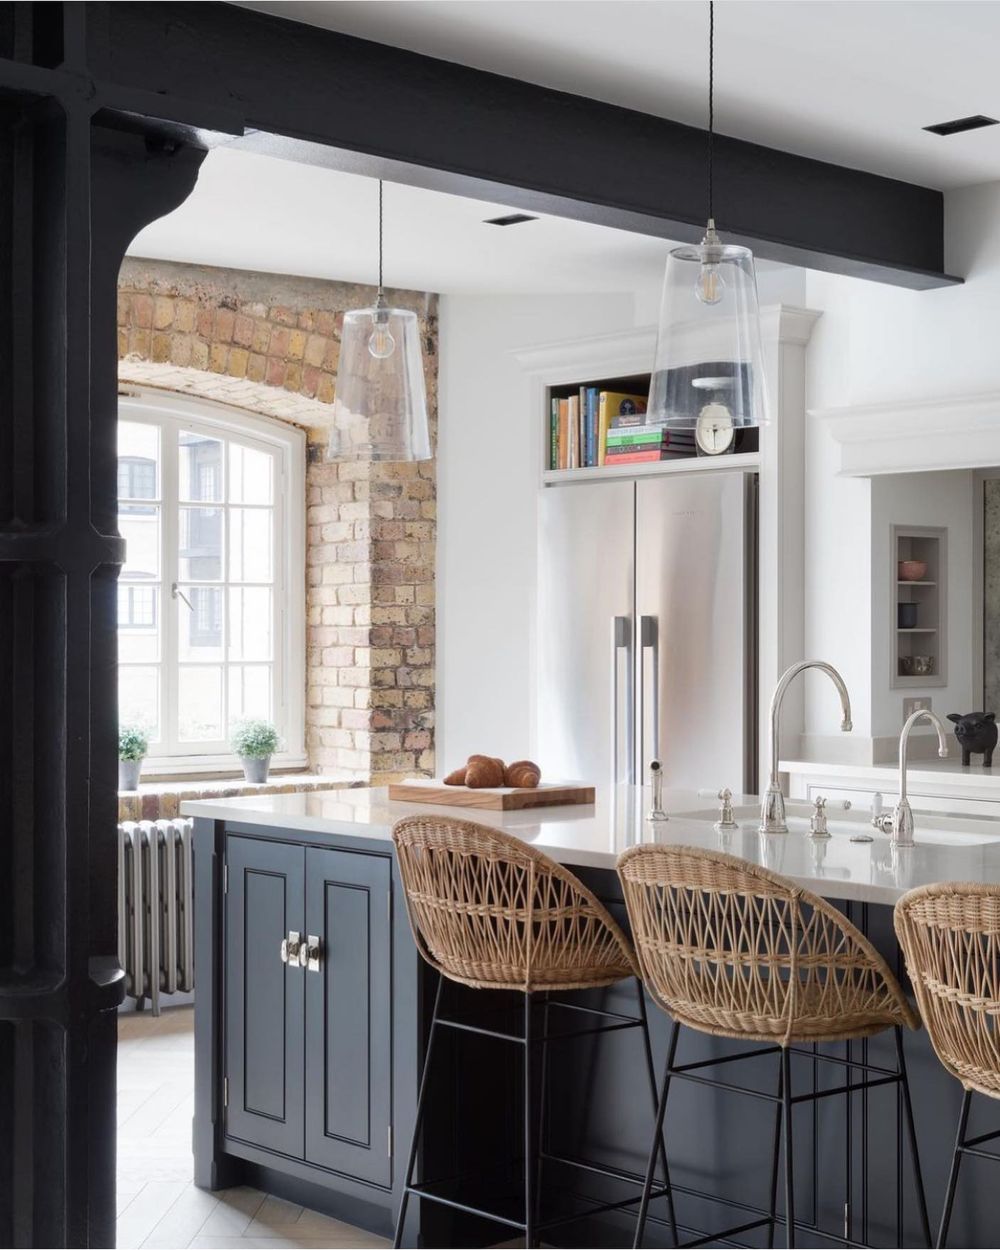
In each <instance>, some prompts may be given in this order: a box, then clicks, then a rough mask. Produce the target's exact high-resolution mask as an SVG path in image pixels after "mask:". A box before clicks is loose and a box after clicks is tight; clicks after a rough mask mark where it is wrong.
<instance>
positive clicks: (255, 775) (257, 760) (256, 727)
mask: <svg viewBox="0 0 1000 1250" xmlns="http://www.w3.org/2000/svg"><path fill="white" fill-rule="evenodd" d="M230 743H231V745H232V748H233V750H234V751H235V752H236V754H237V755H238V756H239V757H240V761H241V763H242V764H243V775H244V777H246V779H247V781H256V782H263V781H267V774H268V770H269V769H270V767H271V756H272V755H273V754H274V752H275V751H276V750H277V749H278V746H279V744H280V739H279V737H278V731H277V729H275V727H274V726H273V725H272V724H271V722H270V721H268V720H242V721H239V722H238V723H237V724H236V725H234V726H233V735H232V738H231V739H230Z"/></svg>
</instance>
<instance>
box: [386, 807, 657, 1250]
mask: <svg viewBox="0 0 1000 1250" xmlns="http://www.w3.org/2000/svg"><path fill="white" fill-rule="evenodd" d="M392 837H393V842H394V843H395V845H396V855H397V859H398V862H399V870H400V875H401V877H402V881H403V887H404V890H405V895H406V905H407V911H408V914H409V918H410V925H411V928H412V930H413V937H414V940H415V941H416V944H417V949H418V951H419V952H420V954H421V956H422V957H423V958H424V959H425V960H426V962H427V963H428V964H429V965H430V966H431V967H432V968H434V969H436V971H437V972H438V973H439V979H438V986H437V994H436V997H435V1001H434V1011H433V1015H432V1018H431V1025H430V1034H429V1037H428V1041H427V1050H426V1052H425V1055H424V1063H423V1070H422V1072H421V1077H420V1088H419V1093H418V1097H417V1111H416V1119H415V1122H414V1127H413V1137H412V1140H411V1143H410V1151H409V1158H408V1161H407V1166H406V1176H405V1179H404V1184H403V1192H402V1197H401V1201H400V1208H399V1214H398V1217H397V1221H396V1235H395V1241H394V1244H395V1245H396V1246H400V1245H402V1238H403V1233H404V1224H405V1220H406V1209H407V1203H408V1201H409V1197H410V1195H411V1194H414V1195H417V1196H418V1197H419V1198H421V1199H422V1200H424V1201H431V1202H438V1203H442V1204H443V1205H445V1206H450V1207H452V1208H455V1209H458V1210H459V1211H464V1212H466V1213H468V1214H472V1215H479V1216H483V1217H485V1218H487V1219H492V1220H496V1221H498V1222H499V1223H502V1224H506V1225H507V1226H508V1227H510V1228H512V1229H516V1230H519V1231H521V1232H523V1233H524V1238H525V1245H526V1246H534V1245H536V1244H537V1238H538V1235H539V1234H540V1233H541V1232H542V1231H543V1230H545V1229H550V1228H554V1227H556V1226H558V1225H561V1224H569V1223H573V1222H574V1221H576V1220H579V1219H580V1218H581V1213H580V1212H579V1211H577V1212H576V1213H574V1214H571V1215H568V1216H566V1215H563V1216H560V1217H558V1218H550V1219H546V1220H543V1219H541V1218H540V1213H541V1190H542V1186H541V1183H540V1182H541V1179H542V1172H541V1165H542V1162H543V1161H544V1160H545V1159H549V1158H551V1159H553V1161H555V1162H558V1163H560V1164H564V1165H568V1166H570V1167H582V1168H584V1169H585V1171H587V1172H588V1173H598V1174H600V1175H603V1176H607V1177H612V1178H615V1179H616V1180H619V1181H632V1182H633V1183H636V1178H635V1176H634V1175H630V1174H628V1173H626V1172H622V1171H620V1170H618V1169H615V1168H610V1167H603V1166H601V1165H598V1164H595V1163H589V1162H585V1163H581V1162H579V1161H577V1160H570V1159H565V1158H558V1159H556V1157H555V1156H549V1155H546V1154H545V1153H544V1151H543V1150H542V1124H541V1120H542V1116H543V1114H544V1104H545V1091H544V1079H545V1054H546V1049H547V1044H548V1043H550V1042H553V1041H556V1040H558V1041H565V1040H568V1039H570V1038H573V1037H579V1036H583V1035H589V1036H592V1035H594V1034H596V1033H605V1032H614V1031H619V1030H623V1029H639V1030H640V1032H641V1036H642V1043H643V1051H644V1062H645V1067H646V1072H647V1077H648V1081H649V1098H650V1120H651V1121H652V1119H653V1118H654V1116H655V1112H656V1106H657V1101H658V1099H657V1088H656V1076H655V1071H654V1068H653V1057H652V1049H651V1047H650V1042H649V1029H648V1024H647V1018H646V1005H645V998H644V995H643V988H642V983H641V981H640V980H639V979H638V977H639V973H638V968H637V965H636V963H635V956H634V953H633V951H632V947H631V946H630V944H629V941H628V939H627V938H626V937H625V935H624V933H623V932H622V931H621V929H620V927H619V926H618V925H617V924H616V923H615V921H614V919H613V918H612V917H611V915H610V913H609V912H608V910H607V908H605V907H604V906H603V905H602V904H601V903H600V902H599V901H598V899H597V898H596V897H595V896H594V895H593V894H592V893H591V892H590V890H588V889H587V888H586V887H585V886H584V885H583V883H582V882H581V881H579V880H578V879H577V878H576V877H575V876H574V875H573V874H572V873H571V872H569V871H568V870H567V869H565V868H563V867H562V866H561V865H560V864H557V863H555V862H554V861H553V860H551V859H549V858H548V857H547V856H546V855H543V854H542V853H541V852H540V851H537V850H535V849H534V848H533V847H530V846H528V845H526V844H525V843H524V842H522V841H521V840H520V839H519V838H516V837H512V836H511V835H509V834H506V833H502V832H500V831H498V830H495V829H491V828H489V827H487V826H484V825H478V824H474V823H472V822H470V821H466V820H457V819H452V818H449V817H439V816H427V817H424V816H411V817H407V818H406V819H404V820H401V821H399V823H398V824H397V825H396V827H395V828H394V830H393V834H392ZM628 978H635V986H636V991H637V997H638V1012H637V1014H636V1015H635V1016H632V1015H626V1014H624V1013H622V1012H612V1011H604V1010H600V1009H598V1008H596V1007H591V1006H586V1005H583V1004H578V1003H568V1002H565V1001H563V1000H561V998H560V999H556V998H554V997H553V995H555V994H559V995H560V996H561V995H562V994H564V993H566V992H567V991H571V990H588V989H596V988H601V987H605V986H610V985H615V984H617V983H618V982H620V981H624V980H627V979H628ZM446 982H457V983H458V984H460V985H465V986H469V987H471V988H473V989H476V990H494V991H496V990H505V991H517V992H519V993H521V994H523V995H524V1009H523V1028H521V1029H519V1030H515V1031H504V1030H493V1029H488V1028H484V1027H482V1026H481V1024H479V1023H472V1022H470V1021H469V1020H468V1019H461V1018H454V1017H452V1016H449V1015H446V1014H445V1013H444V1012H443V1002H442V991H443V989H444V986H445V984H446ZM539 998H540V999H541V1002H542V1005H543V1008H544V1014H543V1021H544V1024H543V1029H542V1031H541V1032H538V1031H537V1028H536V1022H535V1020H534V1018H533V1015H534V1013H533V1010H532V1008H533V1005H534V1003H535V1000H536V999H539ZM559 1008H566V1009H567V1010H568V1011H569V1012H571V1013H573V1014H572V1016H571V1017H569V1018H572V1019H574V1020H575V1019H577V1018H578V1017H579V1015H580V1014H581V1013H582V1014H583V1016H584V1018H585V1022H586V1027H584V1028H580V1029H570V1030H567V1031H553V1032H551V1033H550V1032H549V1017H550V1015H551V1013H552V1012H553V1011H554V1010H557V1009H559ZM442 1028H445V1029H457V1030H463V1029H465V1030H469V1031H471V1032H473V1033H476V1034H478V1035H480V1036H488V1037H493V1038H496V1039H499V1040H501V1041H505V1042H508V1043H513V1044H515V1045H518V1046H520V1047H522V1048H523V1077H524V1161H523V1191H524V1208H523V1219H517V1218H512V1217H511V1216H510V1215H505V1214H502V1213H497V1212H496V1211H491V1210H486V1209H483V1208H474V1207H471V1206H469V1205H467V1204H466V1203H465V1202H464V1201H462V1200H461V1199H460V1198H454V1197H449V1196H448V1195H447V1194H443V1193H441V1192H440V1190H441V1189H442V1186H443V1183H444V1182H442V1181H441V1180H438V1181H422V1182H420V1183H415V1182H414V1180H413V1173H414V1169H415V1166H416V1159H417V1151H418V1144H419V1140H420V1132H421V1127H422V1124H423V1119H424V1113H425V1106H424V1102H425V1095H426V1093H427V1087H428V1073H429V1072H430V1070H431V1063H432V1060H433V1057H434V1044H435V1039H436V1038H437V1035H438V1033H439V1031H440V1030H441V1029H442ZM539 1058H541V1059H542V1066H541V1069H540V1071H541V1077H542V1082H543V1088H542V1090H541V1094H540V1097H539V1098H538V1100H537V1103H536V1100H535V1099H534V1098H533V1092H534V1090H535V1086H536V1081H535V1076H536V1073H537V1072H538V1070H539V1069H538V1068H537V1066H536V1065H537V1063H538V1060H539ZM538 1104H541V1105H540V1107H539V1106H538ZM654 1155H656V1156H658V1158H659V1159H660V1161H661V1163H662V1166H663V1170H664V1179H663V1182H662V1184H660V1185H659V1186H658V1187H657V1189H656V1196H657V1197H660V1196H663V1197H666V1199H667V1202H668V1204H669V1205H668V1211H669V1219H670V1223H671V1227H672V1229H673V1231H674V1240H675V1242H676V1225H675V1223H674V1216H673V1203H672V1199H671V1195H670V1181H669V1176H668V1174H667V1171H666V1168H667V1158H666V1151H665V1149H664V1146H663V1137H662V1133H661V1134H660V1142H659V1147H658V1149H657V1150H654ZM654 1170H655V1160H654ZM445 1179H446V1180H447V1179H449V1178H445ZM651 1185H652V1182H649V1183H648V1184H647V1185H646V1186H645V1187H644V1188H643V1191H642V1193H639V1192H636V1194H635V1195H634V1196H633V1197H631V1198H628V1199H626V1200H625V1201H623V1202H609V1203H604V1204H602V1205H598V1206H591V1207H589V1208H588V1210H587V1212H586V1213H587V1215H588V1216H593V1215H596V1214H599V1213H601V1212H603V1211H612V1210H620V1209H622V1208H625V1207H628V1206H629V1205H633V1204H635V1203H638V1202H639V1201H640V1200H641V1199H642V1198H643V1196H644V1195H645V1194H646V1193H647V1191H648V1190H649V1189H650V1187H651ZM435 1190H437V1191H439V1192H435ZM647 1200H648V1199H647Z"/></svg>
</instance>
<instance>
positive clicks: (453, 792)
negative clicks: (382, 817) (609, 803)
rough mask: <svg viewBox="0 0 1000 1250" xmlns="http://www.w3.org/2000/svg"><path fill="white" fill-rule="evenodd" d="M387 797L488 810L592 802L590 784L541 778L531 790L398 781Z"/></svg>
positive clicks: (407, 801) (408, 801)
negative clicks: (474, 788) (550, 780)
mask: <svg viewBox="0 0 1000 1250" xmlns="http://www.w3.org/2000/svg"><path fill="white" fill-rule="evenodd" d="M389 798H390V799H396V800H398V801H400V802H403V803H436V804H437V805H438V806H440V807H478V808H479V809H480V810H483V811H489V812H512V811H518V810H519V809H522V808H526V807H560V806H563V805H564V804H572V803H593V801H594V787H593V786H581V785H574V784H568V783H565V782H564V783H561V784H560V783H557V782H544V781H543V782H541V784H540V785H537V786H535V787H534V789H531V790H528V789H514V788H512V787H510V786H497V787H496V788H489V789H482V790H470V789H469V787H468V786H446V785H445V784H444V782H442V781H400V782H396V783H394V784H392V785H390V786H389Z"/></svg>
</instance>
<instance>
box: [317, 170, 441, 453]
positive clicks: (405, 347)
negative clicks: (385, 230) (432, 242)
mask: <svg viewBox="0 0 1000 1250" xmlns="http://www.w3.org/2000/svg"><path fill="white" fill-rule="evenodd" d="M382 224H383V215H382V182H381V180H380V181H379V184H378V293H377V294H376V296H375V303H374V304H373V305H372V307H370V308H355V309H352V310H350V311H349V312H345V313H344V327H343V330H342V331H341V336H340V362H339V367H338V369H337V382H336V387H335V390H334V401H333V423H332V425H331V426H330V437H329V442H328V444H327V452H326V458H327V459H328V460H334V461H339V460H372V461H378V460H381V461H394V462H400V461H407V460H429V459H430V458H431V446H430V429H429V425H428V421H427V394H426V388H425V385H424V361H423V354H422V352H421V349H420V327H419V325H418V322H417V314H416V313H415V312H411V311H410V310H409V309H406V308H392V307H390V306H389V303H388V300H387V299H386V296H385V291H384V289H383V287H382Z"/></svg>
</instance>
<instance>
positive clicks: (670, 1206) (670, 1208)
mask: <svg viewBox="0 0 1000 1250" xmlns="http://www.w3.org/2000/svg"><path fill="white" fill-rule="evenodd" d="M635 988H636V990H637V992H638V997H639V1015H640V1016H641V1017H642V1045H643V1049H644V1051H645V1054H646V1073H647V1075H648V1077H649V1089H650V1093H651V1094H652V1098H653V1116H654V1117H655V1116H656V1115H657V1114H658V1112H659V1097H658V1094H657V1089H656V1069H655V1068H654V1066H653V1047H652V1045H651V1044H650V1040H649V1017H648V1015H647V1014H646V995H645V993H644V992H643V988H642V982H641V981H640V980H639V978H638V977H636V979H635ZM674 1028H675V1029H676V1028H677V1026H676V1025H674ZM657 1143H658V1145H659V1152H660V1163H661V1164H662V1165H663V1184H664V1186H665V1187H666V1190H667V1219H668V1220H669V1222H670V1236H671V1238H672V1239H673V1243H674V1245H675V1246H676V1245H677V1215H676V1212H675V1211H674V1192H673V1189H672V1188H671V1185H670V1165H669V1164H668V1163H667V1144H666V1142H665V1141H664V1140H663V1132H662V1130H661V1132H660V1134H659V1137H658V1138H657Z"/></svg>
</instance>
